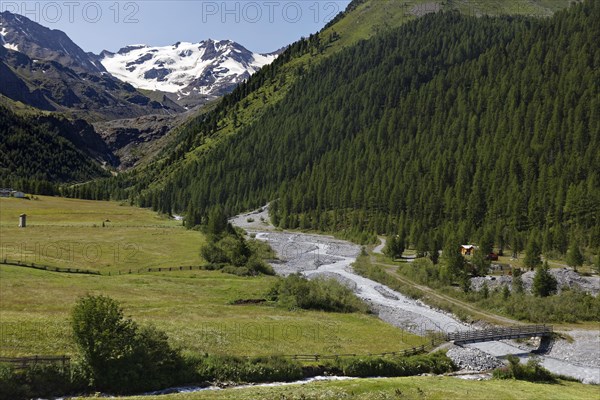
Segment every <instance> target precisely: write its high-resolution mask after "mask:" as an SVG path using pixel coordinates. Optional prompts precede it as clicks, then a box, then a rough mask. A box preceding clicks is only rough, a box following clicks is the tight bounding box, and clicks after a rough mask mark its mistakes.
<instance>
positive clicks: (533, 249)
mask: <svg viewBox="0 0 600 400" xmlns="http://www.w3.org/2000/svg"><path fill="white" fill-rule="evenodd" d="M541 255H542V251H541V249H540V244H539V243H538V241H537V238H536V237H535V235H534V234H532V235H531V237H530V238H529V241H528V242H527V249H525V259H524V260H523V264H525V266H526V267H528V268H530V269H531V270H533V269H534V268H536V267H537V266H539V265H540V264H541V263H542V258H541Z"/></svg>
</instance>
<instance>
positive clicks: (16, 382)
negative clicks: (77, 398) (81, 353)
mask: <svg viewBox="0 0 600 400" xmlns="http://www.w3.org/2000/svg"><path fill="white" fill-rule="evenodd" d="M86 388H87V384H86V381H85V379H84V377H83V375H82V374H81V373H80V372H79V370H78V369H77V366H72V367H65V368H63V367H62V366H58V365H36V366H31V367H28V368H26V369H25V370H23V371H15V370H14V369H12V368H11V367H10V366H8V365H7V366H0V399H13V400H19V399H31V398H39V397H53V396H59V395H65V394H76V393H80V392H83V391H84V390H85V389H86Z"/></svg>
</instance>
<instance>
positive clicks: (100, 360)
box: [72, 296, 186, 393]
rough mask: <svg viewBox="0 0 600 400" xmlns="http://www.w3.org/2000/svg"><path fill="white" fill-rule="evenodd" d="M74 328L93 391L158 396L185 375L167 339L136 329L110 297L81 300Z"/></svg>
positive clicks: (153, 331)
mask: <svg viewBox="0 0 600 400" xmlns="http://www.w3.org/2000/svg"><path fill="white" fill-rule="evenodd" d="M72 326H73V332H74V337H75V342H76V343H77V345H78V347H79V349H80V351H81V356H82V359H83V366H84V367H85V372H86V374H87V376H88V377H89V379H90V381H91V382H92V387H93V388H94V389H97V390H102V391H109V392H114V393H134V392H139V391H147V390H156V389H160V388H164V387H167V386H170V385H174V384H176V383H178V382H179V378H178V377H180V376H181V372H182V371H185V370H186V366H185V363H184V362H183V358H182V357H181V356H180V354H179V353H178V352H177V351H175V350H173V349H172V348H171V347H170V345H169V343H168V338H167V335H166V334H165V333H163V332H161V331H159V330H157V329H155V328H153V327H142V328H140V327H138V326H137V324H136V323H135V322H134V321H132V320H131V319H128V318H125V317H124V316H123V310H122V309H121V308H120V306H119V305H118V303H117V302H115V301H114V300H112V299H110V298H108V297H105V296H86V297H83V298H81V299H80V300H79V301H78V302H77V304H76V305H75V307H74V309H73V312H72Z"/></svg>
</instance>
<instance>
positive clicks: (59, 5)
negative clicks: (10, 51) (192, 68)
mask: <svg viewBox="0 0 600 400" xmlns="http://www.w3.org/2000/svg"><path fill="white" fill-rule="evenodd" d="M349 2H350V0H295V1H292V0H188V1H166V0H160V1H158V0H144V1H115V0H109V1H102V0H96V1H76V0H57V1H22V0H15V1H5V0H0V10H1V11H11V12H16V13H18V14H22V15H25V16H26V17H28V18H29V19H32V20H34V21H36V22H38V23H40V24H42V25H44V26H47V27H49V28H51V29H60V30H62V31H64V32H66V33H67V34H68V35H69V37H70V38H71V39H72V40H73V41H74V42H75V43H77V44H78V45H79V46H80V47H82V48H83V49H84V50H86V51H93V52H95V53H98V52H100V51H101V50H104V49H106V50H110V51H116V50H118V49H119V48H121V47H124V46H126V45H129V44H142V43H143V44H148V45H154V46H162V45H170V44H173V43H176V42H178V41H186V42H199V41H201V40H204V39H208V38H211V39H231V40H234V41H236V42H238V43H240V44H242V45H243V46H245V47H247V48H248V49H249V50H252V51H256V52H263V53H264V52H270V51H274V50H276V49H279V48H281V47H283V46H285V45H287V44H290V43H292V42H294V41H296V40H297V39H299V38H300V37H302V36H308V35H309V34H311V33H314V32H316V31H318V30H319V29H321V28H322V27H323V26H324V25H325V24H326V23H327V22H328V21H329V20H330V19H331V18H332V17H333V16H335V15H336V14H337V13H338V12H340V11H343V10H344V9H345V8H346V6H347V5H348V3H349Z"/></svg>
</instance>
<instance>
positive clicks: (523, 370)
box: [492, 355, 558, 383]
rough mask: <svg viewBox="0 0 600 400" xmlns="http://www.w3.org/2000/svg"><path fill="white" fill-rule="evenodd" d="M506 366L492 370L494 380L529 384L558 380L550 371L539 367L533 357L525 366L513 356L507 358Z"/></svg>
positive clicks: (537, 360) (537, 361)
mask: <svg viewBox="0 0 600 400" xmlns="http://www.w3.org/2000/svg"><path fill="white" fill-rule="evenodd" d="M507 360H508V366H507V367H502V368H498V369H496V370H494V372H493V374H492V375H493V377H494V378H495V379H518V380H524V381H529V382H543V383H557V382H558V379H557V378H556V376H554V375H553V374H552V373H551V372H550V371H548V370H547V369H546V368H544V367H542V366H541V365H540V361H539V359H538V358H536V357H533V358H530V359H529V361H527V364H525V365H523V364H521V363H520V361H519V358H518V357H517V356H514V355H509V356H508V357H507Z"/></svg>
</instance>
